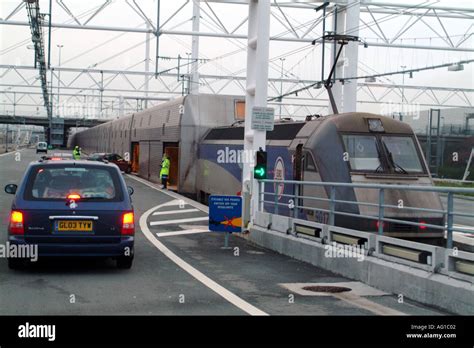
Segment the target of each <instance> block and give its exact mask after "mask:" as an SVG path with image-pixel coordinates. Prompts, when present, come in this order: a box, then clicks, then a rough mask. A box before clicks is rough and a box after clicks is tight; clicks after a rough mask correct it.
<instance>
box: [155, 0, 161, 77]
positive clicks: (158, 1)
mask: <svg viewBox="0 0 474 348" xmlns="http://www.w3.org/2000/svg"><path fill="white" fill-rule="evenodd" d="M155 36H156V51H155V79H156V78H158V60H159V55H160V0H157V4H156V33H155Z"/></svg>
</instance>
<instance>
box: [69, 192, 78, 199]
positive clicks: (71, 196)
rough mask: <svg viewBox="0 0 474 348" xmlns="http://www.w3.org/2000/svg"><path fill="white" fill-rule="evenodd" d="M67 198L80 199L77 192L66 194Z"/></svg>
mask: <svg viewBox="0 0 474 348" xmlns="http://www.w3.org/2000/svg"><path fill="white" fill-rule="evenodd" d="M67 198H68V199H80V198H81V196H79V195H78V194H77V193H71V194H70V195H68V196H67Z"/></svg>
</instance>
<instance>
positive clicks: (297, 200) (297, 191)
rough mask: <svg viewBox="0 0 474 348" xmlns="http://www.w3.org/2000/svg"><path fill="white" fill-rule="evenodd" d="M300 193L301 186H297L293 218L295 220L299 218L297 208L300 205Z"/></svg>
mask: <svg viewBox="0 0 474 348" xmlns="http://www.w3.org/2000/svg"><path fill="white" fill-rule="evenodd" d="M299 192H300V185H295V206H294V208H293V209H294V210H293V217H294V218H295V219H297V218H298V208H297V206H298V205H299Z"/></svg>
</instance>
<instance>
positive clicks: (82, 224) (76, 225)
mask: <svg viewBox="0 0 474 348" xmlns="http://www.w3.org/2000/svg"><path fill="white" fill-rule="evenodd" d="M56 231H81V232H91V231H92V221H89V220H59V221H57V222H56Z"/></svg>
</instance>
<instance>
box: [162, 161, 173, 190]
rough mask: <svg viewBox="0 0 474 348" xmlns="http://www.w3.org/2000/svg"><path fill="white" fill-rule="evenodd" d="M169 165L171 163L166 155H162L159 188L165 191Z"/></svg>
mask: <svg viewBox="0 0 474 348" xmlns="http://www.w3.org/2000/svg"><path fill="white" fill-rule="evenodd" d="M170 165H171V162H170V160H169V158H168V155H167V154H166V153H164V154H163V159H162V160H161V170H160V179H161V188H164V189H166V188H167V186H168V185H167V184H168V175H169V174H170Z"/></svg>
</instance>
